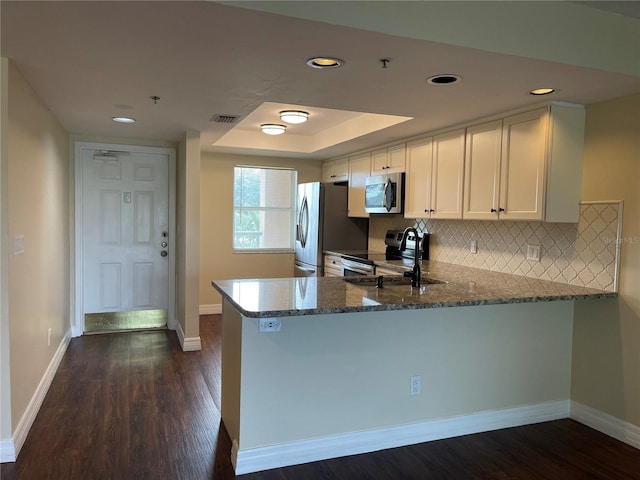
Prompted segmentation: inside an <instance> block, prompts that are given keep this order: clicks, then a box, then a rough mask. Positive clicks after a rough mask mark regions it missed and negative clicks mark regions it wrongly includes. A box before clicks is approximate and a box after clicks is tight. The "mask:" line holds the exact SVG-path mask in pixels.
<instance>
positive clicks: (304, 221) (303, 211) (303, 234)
mask: <svg viewBox="0 0 640 480" xmlns="http://www.w3.org/2000/svg"><path fill="white" fill-rule="evenodd" d="M308 235H309V202H307V197H306V196H305V197H304V198H303V199H302V206H301V207H300V218H299V223H298V239H299V240H300V244H301V245H302V248H304V247H305V246H306V245H307V237H308Z"/></svg>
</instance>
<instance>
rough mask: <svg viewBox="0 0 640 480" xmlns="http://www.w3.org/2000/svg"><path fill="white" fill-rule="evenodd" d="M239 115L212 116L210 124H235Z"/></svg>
mask: <svg viewBox="0 0 640 480" xmlns="http://www.w3.org/2000/svg"><path fill="white" fill-rule="evenodd" d="M239 118H240V115H214V116H213V117H211V120H210V121H211V122H215V123H236V122H237V121H238V119H239Z"/></svg>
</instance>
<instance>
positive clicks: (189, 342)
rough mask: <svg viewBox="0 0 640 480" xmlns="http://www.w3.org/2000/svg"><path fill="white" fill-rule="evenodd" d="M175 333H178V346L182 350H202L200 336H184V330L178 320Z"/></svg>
mask: <svg viewBox="0 0 640 480" xmlns="http://www.w3.org/2000/svg"><path fill="white" fill-rule="evenodd" d="M176 333H177V334H178V340H180V346H181V347H182V351H183V352H195V351H198V350H202V342H201V341H200V337H185V336H184V330H183V329H182V325H180V322H176Z"/></svg>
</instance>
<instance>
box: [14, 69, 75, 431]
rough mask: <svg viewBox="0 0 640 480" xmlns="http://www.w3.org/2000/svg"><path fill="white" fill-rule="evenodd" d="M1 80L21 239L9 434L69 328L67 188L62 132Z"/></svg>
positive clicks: (17, 82) (17, 88)
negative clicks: (5, 91) (5, 88)
mask: <svg viewBox="0 0 640 480" xmlns="http://www.w3.org/2000/svg"><path fill="white" fill-rule="evenodd" d="M8 80H9V81H8V87H9V90H8V103H9V105H8V138H7V144H8V146H7V152H8V202H9V205H8V227H9V237H10V239H12V238H13V237H15V236H16V235H24V245H25V250H24V253H23V254H20V255H13V254H10V255H9V292H8V298H9V302H10V303H9V308H8V312H9V330H10V347H11V354H10V359H11V387H10V390H11V423H12V428H13V429H15V428H16V426H17V425H18V422H19V421H20V420H21V419H22V417H23V415H24V414H25V411H26V409H27V406H28V404H29V402H30V401H31V399H32V397H33V396H34V393H35V391H36V388H37V387H38V385H39V383H40V381H41V380H42V378H43V376H44V373H45V371H46V369H47V367H48V366H49V364H50V362H51V361H52V359H53V356H54V353H55V352H56V348H57V347H58V346H59V345H60V344H61V342H62V341H63V337H64V336H65V334H67V332H68V331H69V328H70V306H69V299H70V273H69V261H70V257H69V241H70V235H69V228H70V216H69V187H70V183H69V136H68V134H67V132H66V131H65V130H64V129H63V128H62V126H61V125H60V124H59V123H58V121H57V120H56V119H55V118H54V117H53V116H52V115H51V113H50V112H49V111H48V109H47V108H46V106H45V105H44V104H43V103H42V102H41V101H40V99H39V98H38V97H37V95H36V94H35V93H34V91H33V90H32V89H31V87H30V86H29V85H28V84H27V83H26V81H25V80H24V79H23V77H22V75H21V74H20V72H19V71H18V70H17V69H16V68H15V66H13V65H12V64H11V63H9V79H8ZM4 213H5V212H3V217H4ZM10 244H11V242H10ZM9 246H10V247H11V245H9ZM49 328H51V329H52V337H51V346H47V330H48V329H49ZM3 341H4V340H3ZM3 387H4V385H3ZM3 413H5V412H4V411H3Z"/></svg>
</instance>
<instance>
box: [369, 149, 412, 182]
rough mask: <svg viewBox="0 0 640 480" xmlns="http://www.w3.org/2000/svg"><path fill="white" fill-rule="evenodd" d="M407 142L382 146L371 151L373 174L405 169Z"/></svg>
mask: <svg viewBox="0 0 640 480" xmlns="http://www.w3.org/2000/svg"><path fill="white" fill-rule="evenodd" d="M405 156H406V148H405V144H404V143H403V144H401V145H394V146H393V147H388V148H381V149H379V150H374V151H373V152H371V175H383V174H386V173H396V172H404V171H405Z"/></svg>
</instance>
